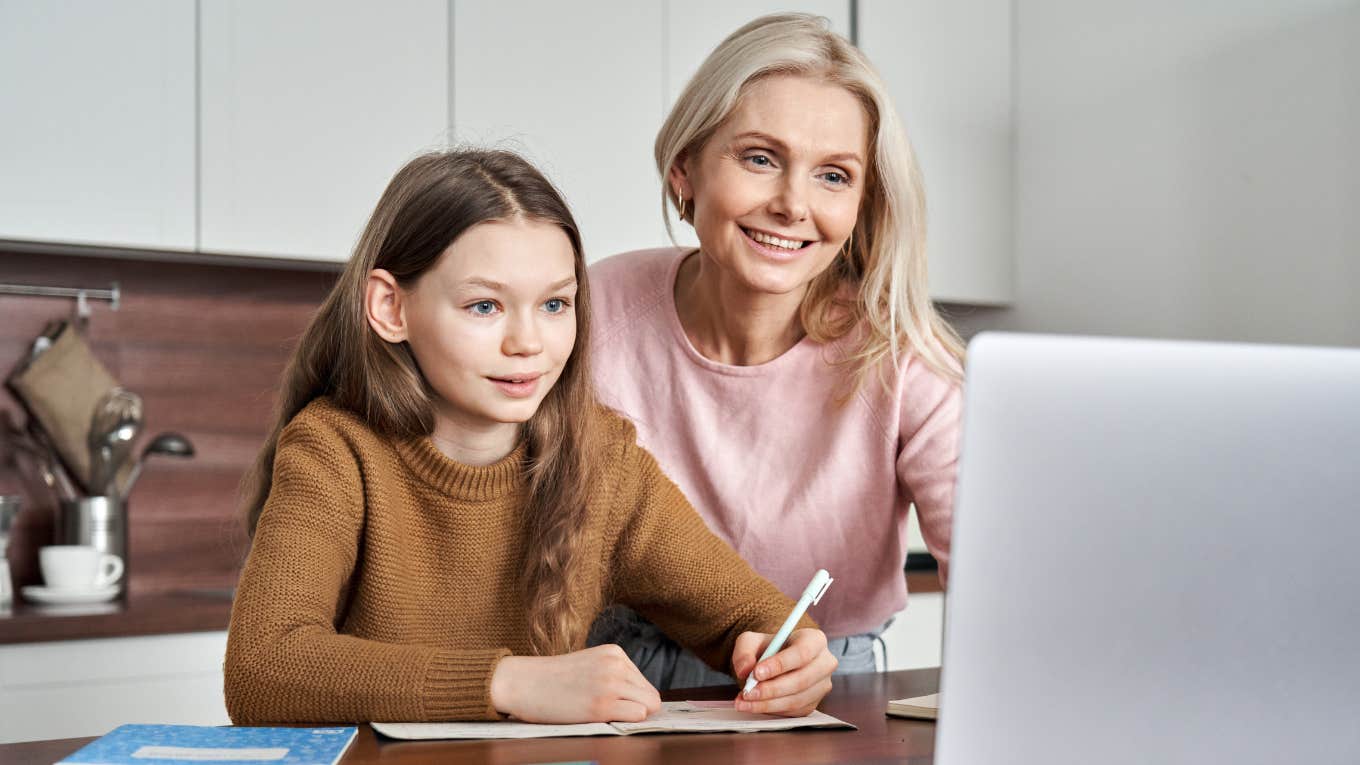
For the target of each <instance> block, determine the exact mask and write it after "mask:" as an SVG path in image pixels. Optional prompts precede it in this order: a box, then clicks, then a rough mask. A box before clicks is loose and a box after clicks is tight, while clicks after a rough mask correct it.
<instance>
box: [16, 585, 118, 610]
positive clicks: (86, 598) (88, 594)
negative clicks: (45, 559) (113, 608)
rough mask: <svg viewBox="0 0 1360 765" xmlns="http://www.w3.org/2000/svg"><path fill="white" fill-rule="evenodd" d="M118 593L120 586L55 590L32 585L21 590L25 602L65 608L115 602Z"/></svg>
mask: <svg viewBox="0 0 1360 765" xmlns="http://www.w3.org/2000/svg"><path fill="white" fill-rule="evenodd" d="M118 591H119V586H118V585H116V584H111V585H109V586H107V587H98V588H95V589H93V590H54V589H52V588H51V587H43V586H42V585H37V584H32V585H29V586H27V587H24V588H23V589H22V590H20V592H22V593H23V594H24V599H25V600H31V601H33V602H34V603H45V604H47V605H53V606H64V605H70V604H73V603H103V602H104V601H106V600H113V599H114V598H115V597H117V596H118Z"/></svg>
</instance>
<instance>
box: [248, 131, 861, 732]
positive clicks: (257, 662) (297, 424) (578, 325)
mask: <svg viewBox="0 0 1360 765" xmlns="http://www.w3.org/2000/svg"><path fill="white" fill-rule="evenodd" d="M584 270H585V263H584V260H583V259H582V257H581V239H580V235H579V234H578V232H577V228H576V224H575V222H574V221H573V219H572V216H571V213H570V212H569V211H568V209H567V206H566V203H565V202H564V201H563V200H562V198H561V197H560V195H559V194H558V193H557V191H556V189H554V188H553V187H552V185H551V184H549V183H548V181H547V180H545V179H544V178H543V176H542V175H541V174H539V173H538V171H536V170H535V169H534V168H533V167H531V166H530V165H529V164H528V163H526V162H525V161H524V160H523V159H521V158H519V157H517V156H515V155H513V154H509V153H506V152H497V151H477V150H466V151H452V152H443V153H436V154H430V155H426V156H422V157H418V158H416V159H414V160H412V161H411V162H410V163H409V164H408V165H407V166H406V167H404V168H402V170H401V171H400V172H398V173H397V175H396V177H395V178H393V180H392V182H391V184H390V185H389V186H388V188H387V191H386V192H385V193H384V194H383V196H382V199H381V200H380V201H379V202H378V207H377V209H376V210H375V211H374V213H373V216H372V218H371V219H370V220H369V223H368V226H367V227H366V228H365V230H364V233H363V235H362V237H361V238H360V241H359V245H358V247H357V249H356V251H355V254H354V256H353V258H351V260H350V262H349V264H348V266H347V267H346V269H345V272H344V274H342V275H341V277H340V280H339V281H338V282H337V283H336V286H335V288H334V289H333V290H332V292H331V295H330V297H329V298H327V300H326V302H325V304H324V305H323V306H322V307H321V310H320V311H319V312H318V313H317V315H316V317H315V318H314V319H313V320H312V323H311V325H310V327H309V328H308V329H307V332H306V334H305V335H304V336H303V338H302V341H301V342H300V343H299V345H298V348H297V351H296V353H295V355H294V357H293V361H292V363H291V364H290V365H289V368H288V371H287V373H286V374H285V376H284V381H283V392H282V396H281V400H280V401H281V402H280V406H279V412H278V419H277V423H276V425H275V428H274V431H273V434H272V435H271V436H270V438H269V440H268V442H267V443H266V445H265V447H264V449H263V450H262V451H261V453H260V457H259V460H258V462H257V463H256V469H255V471H254V472H253V473H252V474H251V475H250V476H249V477H248V479H247V483H246V498H247V502H246V506H245V510H246V514H247V520H248V521H249V526H250V529H251V532H252V533H253V537H254V538H253V541H252V545H251V550H250V557H249V559H248V560H247V561H246V565H245V570H244V571H243V572H242V574H241V581H240V586H239V587H238V588H237V591H236V602H235V604H234V605H233V607H232V615H231V626H230V629H229V631H228V635H227V654H226V664H225V679H226V688H225V690H226V702H227V710H228V712H229V713H230V714H231V718H232V721H233V722H235V723H237V724H260V723H281V722H331V723H337V722H368V721H391V720H425V721H440V720H467V719H497V718H499V717H501V716H502V715H511V716H514V717H516V718H518V719H520V720H525V721H529V722H557V723H572V722H592V721H610V720H633V721H636V720H641V719H643V718H644V717H646V716H647V714H648V713H650V712H655V711H656V710H657V709H658V708H659V705H660V697H659V696H658V695H657V692H656V690H655V689H654V688H653V687H652V686H651V685H649V684H648V683H647V681H646V680H645V679H644V678H643V677H642V675H641V674H640V673H639V672H638V670H637V669H636V668H635V667H634V666H633V664H632V663H630V662H629V661H628V659H627V658H626V657H625V656H624V655H623V653H622V652H621V651H620V650H619V649H618V648H617V647H615V646H602V647H597V648H586V645H585V642H586V633H587V630H588V628H589V626H590V624H591V622H592V621H593V620H594V619H595V618H596V616H597V615H598V614H599V612H600V610H601V608H602V607H603V606H604V604H605V603H606V602H608V601H609V600H610V599H613V600H619V601H622V602H625V603H629V604H631V605H633V606H635V607H636V608H638V609H639V610H640V611H642V612H644V613H646V614H648V615H649V616H650V617H651V618H653V619H656V620H657V621H658V623H662V624H665V625H667V629H668V630H674V631H675V634H676V636H677V637H679V638H680V639H681V640H683V641H684V642H685V644H686V645H688V646H691V647H693V648H694V649H695V650H697V651H698V652H699V653H701V654H703V655H704V656H706V657H707V659H708V660H709V661H711V662H713V664H714V666H719V667H723V668H725V669H730V670H731V671H733V672H735V673H736V674H737V675H739V676H740V675H745V674H747V673H749V672H751V671H752V668H755V667H758V668H759V674H761V675H762V679H764V677H763V675H764V674H766V673H768V674H770V675H772V676H773V679H771V680H770V682H763V683H761V684H760V685H759V686H758V688H759V690H760V691H761V694H762V696H761V698H762V701H761V702H760V703H762V704H764V705H765V706H766V709H767V711H772V712H778V713H782V714H789V715H801V714H806V713H807V712H809V711H811V709H813V708H814V707H815V706H816V705H817V703H818V702H819V701H820V700H821V698H822V697H823V696H824V695H825V694H826V693H827V691H828V690H830V688H831V681H830V679H829V678H830V675H831V672H832V670H833V669H834V668H835V666H836V660H835V659H834V658H832V656H831V655H830V653H829V652H828V651H827V649H826V636H825V635H824V634H823V633H822V632H821V631H819V630H817V629H816V627H815V625H814V624H813V623H812V622H811V620H808V619H806V618H804V620H803V623H802V624H800V625H799V626H800V629H797V630H795V631H794V632H793V636H792V638H791V639H790V641H789V643H788V644H787V645H786V647H785V648H784V649H783V650H782V651H780V652H779V653H778V654H776V655H775V656H772V657H771V658H769V659H766V660H764V661H762V662H760V663H759V664H757V661H756V660H757V657H758V656H759V655H760V652H761V651H762V650H763V649H764V648H765V646H766V645H768V644H769V642H770V640H771V639H772V638H773V635H772V634H770V633H772V632H774V631H775V630H777V629H778V628H779V626H780V624H781V623H782V622H783V620H784V618H785V616H786V615H787V614H788V612H789V610H790V609H791V608H792V606H793V603H792V602H791V601H790V600H789V599H788V598H786V597H784V596H783V595H781V594H780V593H779V591H778V590H776V589H775V588H774V587H773V586H772V585H771V584H770V583H769V582H767V581H765V580H763V579H761V578H760V577H759V576H757V575H756V574H755V573H754V572H753V571H751V569H750V567H749V566H747V565H746V564H745V563H744V562H743V561H742V560H741V559H740V558H739V557H738V556H737V555H736V553H735V552H733V551H732V550H731V548H729V547H728V546H727V545H725V544H723V543H722V542H721V541H720V540H719V539H717V538H716V537H715V536H714V535H713V534H711V533H710V532H709V531H708V530H707V529H706V528H705V526H704V523H703V521H702V520H700V519H699V517H698V516H697V515H696V514H695V513H694V511H693V509H692V508H690V507H689V506H688V505H687V504H686V503H685V499H684V497H683V496H681V494H680V493H679V492H678V491H677V490H676V488H675V486H674V484H672V483H671V482H670V481H668V480H666V478H665V476H664V475H662V474H661V472H660V470H659V469H658V468H657V466H656V462H655V460H653V459H652V457H651V456H650V455H648V454H647V453H646V452H645V451H643V450H642V449H639V448H638V447H637V445H636V439H635V437H634V435H633V429H632V426H630V425H628V424H627V423H626V422H625V421H623V420H622V419H621V418H620V417H618V416H617V415H615V414H613V413H611V412H608V411H605V410H603V409H602V408H600V407H599V406H598V405H597V404H596V403H595V399H594V396H593V394H592V386H591V381H590V373H589V366H588V357H587V355H586V354H585V353H584V352H583V350H584V347H583V346H584V344H585V343H586V342H587V341H588V338H589V331H590V326H591V322H590V300H589V291H588V290H587V289H586V285H585V284H584V283H582V282H583V277H584V276H585V273H584ZM578 342H579V343H581V345H582V347H578V345H577V343H578ZM737 706H738V708H750V707H751V702H750V701H748V700H738V701H737Z"/></svg>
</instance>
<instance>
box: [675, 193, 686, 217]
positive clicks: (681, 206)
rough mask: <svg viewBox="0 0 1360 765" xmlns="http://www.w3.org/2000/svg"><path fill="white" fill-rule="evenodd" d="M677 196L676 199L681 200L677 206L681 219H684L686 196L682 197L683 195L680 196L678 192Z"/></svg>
mask: <svg viewBox="0 0 1360 765" xmlns="http://www.w3.org/2000/svg"><path fill="white" fill-rule="evenodd" d="M675 197H676V199H678V200H680V201H679V202H678V203H677V204H676V207H678V208H679V210H680V220H684V219H685V198H684V197H682V196H680V195H679V194H676V195H675Z"/></svg>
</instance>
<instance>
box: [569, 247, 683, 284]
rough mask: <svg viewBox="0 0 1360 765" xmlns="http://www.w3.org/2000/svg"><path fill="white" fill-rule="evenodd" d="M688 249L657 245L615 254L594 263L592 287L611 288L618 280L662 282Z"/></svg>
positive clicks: (591, 270) (591, 277) (592, 265)
mask: <svg viewBox="0 0 1360 765" xmlns="http://www.w3.org/2000/svg"><path fill="white" fill-rule="evenodd" d="M685 252H687V250H686V249H685V248H683V247H657V248H654V249H650V250H633V251H631V252H621V253H619V254H617V255H611V256H609V257H607V258H605V259H603V260H600V261H597V262H595V263H592V264H591V266H590V269H589V271H590V286H591V287H595V286H596V285H600V286H601V288H609V287H613V286H614V285H615V284H617V283H624V284H627V283H630V282H648V283H654V282H657V281H660V279H659V278H658V277H661V276H664V274H665V273H666V272H667V271H669V270H670V268H671V266H672V265H673V264H674V262H675V260H676V258H679V257H680V256H681V255H683V254H684V253H685Z"/></svg>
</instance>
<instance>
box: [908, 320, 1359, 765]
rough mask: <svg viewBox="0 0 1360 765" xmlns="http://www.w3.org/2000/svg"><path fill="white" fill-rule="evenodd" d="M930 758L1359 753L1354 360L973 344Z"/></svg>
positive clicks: (1284, 759)
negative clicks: (935, 726) (938, 706)
mask: <svg viewBox="0 0 1360 765" xmlns="http://www.w3.org/2000/svg"><path fill="white" fill-rule="evenodd" d="M965 401H966V403H965V409H964V431H963V446H962V457H961V465H960V473H959V485H958V497H957V501H958V505H957V509H956V514H955V532H954V547H953V550H954V557H953V563H952V569H951V575H950V582H949V600H948V612H947V615H946V628H945V643H944V669H943V675H942V679H941V709H940V722H939V728H938V730H937V739H936V759H935V762H936V763H938V765H992V764H1004V765H1031V763H1045V764H1048V763H1080V765H1119V764H1121V763H1139V765H1143V764H1144V763H1158V764H1159V765H1163V764H1166V763H1186V764H1187V765H1190V764H1193V765H1210V764H1215V763H1224V764H1225V765H1247V764H1248V763H1263V764H1264V763H1269V764H1270V765H1279V763H1296V762H1297V763H1308V764H1309V765H1318V764H1319V763H1347V765H1354V764H1355V763H1360V350H1347V349H1324V348H1294V347H1278V346H1253V345H1228V344H1211V343H1189V342H1159V341H1144V340H1116V339H1094V338H1072V337H1048V336H1039V335H1005V334H984V335H980V336H979V337H978V338H977V339H975V340H974V341H973V343H972V344H971V345H970V346H969V358H968V375H967V384H966V389H965Z"/></svg>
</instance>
